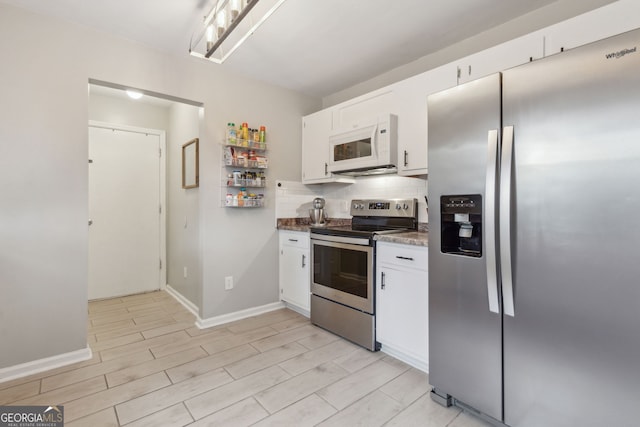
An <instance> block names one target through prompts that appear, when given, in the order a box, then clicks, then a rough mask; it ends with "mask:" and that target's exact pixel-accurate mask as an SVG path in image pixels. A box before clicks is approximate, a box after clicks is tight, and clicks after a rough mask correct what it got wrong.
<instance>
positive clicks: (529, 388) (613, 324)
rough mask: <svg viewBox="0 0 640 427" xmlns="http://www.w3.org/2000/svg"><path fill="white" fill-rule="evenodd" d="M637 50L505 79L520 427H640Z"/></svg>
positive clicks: (515, 399) (611, 48)
mask: <svg viewBox="0 0 640 427" xmlns="http://www.w3.org/2000/svg"><path fill="white" fill-rule="evenodd" d="M639 45H640V32H638V31H635V32H631V33H627V34H624V35H622V36H618V37H615V38H611V39H608V40H604V41H601V42H597V43H594V44H591V45H588V46H585V47H582V48H578V49H575V50H571V51H568V52H565V53H562V54H558V55H557V56H555V57H551V58H548V59H545V60H541V61H538V62H534V63H531V64H528V65H525V66H522V67H519V68H516V69H512V70H509V71H507V72H505V73H504V75H503V96H504V104H503V108H504V116H503V124H504V126H505V127H507V126H513V175H512V186H511V194H510V196H511V206H512V209H511V213H512V218H511V220H512V223H511V236H512V238H511V245H512V252H511V260H512V267H513V269H512V275H513V286H514V317H511V316H505V317H504V364H505V368H504V369H505V374H504V375H505V390H504V402H505V403H504V404H505V422H506V423H507V424H508V425H510V426H513V427H538V426H555V427H575V426H581V427H587V426H594V427H595V426H599V427H601V426H632V425H638V411H637V407H638V406H637V405H638V402H640V279H639V278H640V262H639V260H640V258H639V257H638V253H639V252H638V243H639V242H640V227H638V219H637V214H638V212H640V124H639V123H640V72H638V70H640V52H637V46H639ZM501 196H502V197H506V195H504V194H503V195H501ZM432 345H433V346H435V345H436V344H435V343H434V344H432Z"/></svg>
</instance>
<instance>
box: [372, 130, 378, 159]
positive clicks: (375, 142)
mask: <svg viewBox="0 0 640 427" xmlns="http://www.w3.org/2000/svg"><path fill="white" fill-rule="evenodd" d="M377 135H378V124H377V123H376V124H375V125H373V130H372V131H371V154H372V155H373V152H374V151H375V154H376V157H378V140H377V138H376V136H377Z"/></svg>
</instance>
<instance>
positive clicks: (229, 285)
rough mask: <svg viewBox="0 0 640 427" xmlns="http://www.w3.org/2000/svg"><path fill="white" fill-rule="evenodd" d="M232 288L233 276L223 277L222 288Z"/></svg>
mask: <svg viewBox="0 0 640 427" xmlns="http://www.w3.org/2000/svg"><path fill="white" fill-rule="evenodd" d="M231 289H233V276H227V277H225V278H224V290H225V291H229V290H231Z"/></svg>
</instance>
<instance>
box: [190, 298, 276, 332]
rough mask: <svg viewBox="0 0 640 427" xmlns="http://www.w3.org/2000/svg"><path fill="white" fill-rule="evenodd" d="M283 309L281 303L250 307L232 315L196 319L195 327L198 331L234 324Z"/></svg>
mask: <svg viewBox="0 0 640 427" xmlns="http://www.w3.org/2000/svg"><path fill="white" fill-rule="evenodd" d="M281 308H285V305H284V304H283V303H282V302H274V303H271V304H266V305H261V306H259V307H251V308H247V309H246V310H240V311H235V312H233V313H227V314H222V315H220V316H215V317H209V318H207V319H201V318H199V317H198V320H197V321H196V326H197V327H198V328H199V329H206V328H210V327H212V326H217V325H222V324H224V323H229V322H234V321H236V320H242V319H246V318H247V317H251V316H257V315H259V314H263V313H268V312H270V311H274V310H279V309H281Z"/></svg>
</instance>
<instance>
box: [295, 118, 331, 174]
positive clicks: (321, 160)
mask: <svg viewBox="0 0 640 427" xmlns="http://www.w3.org/2000/svg"><path fill="white" fill-rule="evenodd" d="M330 132H331V111H330V110H321V111H318V112H317V113H313V114H309V115H308V116H305V117H303V118H302V182H304V183H316V182H328V181H329V180H330V179H331V174H330V173H329V171H328V170H327V168H328V166H329V133H330Z"/></svg>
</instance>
